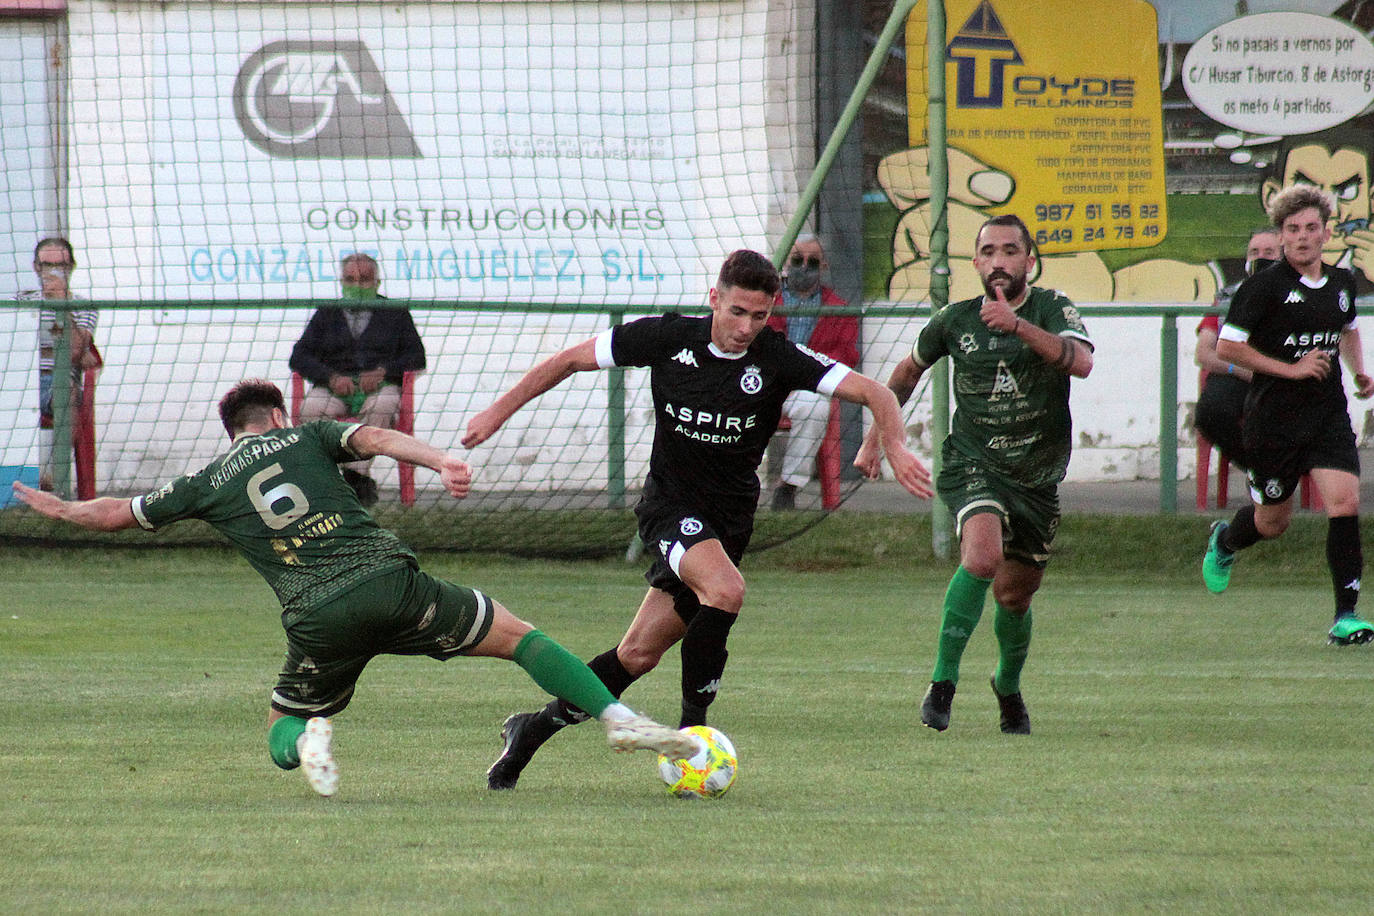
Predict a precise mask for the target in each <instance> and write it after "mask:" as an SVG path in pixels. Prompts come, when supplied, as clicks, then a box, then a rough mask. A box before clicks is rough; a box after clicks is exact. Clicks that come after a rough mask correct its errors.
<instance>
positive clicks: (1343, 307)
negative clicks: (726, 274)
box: [1220, 259, 1355, 443]
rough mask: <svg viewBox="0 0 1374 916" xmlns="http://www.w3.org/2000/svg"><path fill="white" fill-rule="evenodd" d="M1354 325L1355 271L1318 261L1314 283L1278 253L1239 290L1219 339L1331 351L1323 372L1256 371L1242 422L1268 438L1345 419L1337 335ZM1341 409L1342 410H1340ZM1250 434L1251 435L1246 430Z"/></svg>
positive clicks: (1273, 348) (1284, 351) (1272, 348)
mask: <svg viewBox="0 0 1374 916" xmlns="http://www.w3.org/2000/svg"><path fill="white" fill-rule="evenodd" d="M1354 325H1355V278H1354V275H1353V274H1351V272H1350V271H1348V270H1346V269H1344V268H1341V267H1331V266H1329V265H1325V264H1323V265H1322V278H1321V280H1320V281H1319V282H1317V283H1313V282H1312V281H1311V280H1308V279H1307V278H1306V277H1304V276H1303V275H1302V274H1300V273H1298V271H1296V270H1294V269H1293V267H1292V265H1290V264H1289V263H1288V261H1287V260H1284V259H1280V260H1279V261H1277V262H1275V263H1274V264H1272V265H1270V266H1269V267H1266V268H1265V269H1264V270H1261V271H1260V272H1258V273H1257V274H1255V275H1254V276H1253V277H1251V278H1249V279H1248V280H1246V281H1245V282H1244V283H1242V284H1241V285H1240V289H1238V290H1236V294H1235V297H1234V298H1233V299H1232V300H1231V308H1230V310H1229V311H1228V312H1227V314H1226V323H1225V325H1224V326H1223V327H1222V329H1221V334H1220V337H1221V339H1222V340H1234V341H1239V342H1241V343H1248V344H1249V345H1250V346H1251V347H1253V348H1254V349H1256V350H1258V351H1259V352H1260V353H1263V354H1264V355H1265V356H1269V357H1273V358H1274V359H1278V360H1282V361H1283V362H1286V363H1296V362H1297V361H1298V360H1299V359H1301V358H1302V357H1303V356H1304V355H1305V354H1307V353H1309V352H1311V351H1312V350H1324V351H1326V352H1327V353H1328V354H1329V355H1330V356H1331V373H1330V374H1329V375H1327V377H1326V378H1324V379H1302V380H1293V379H1281V378H1277V377H1275V376H1272V375H1265V374H1263V373H1260V372H1256V373H1255V377H1254V381H1253V382H1251V384H1250V393H1249V395H1248V396H1247V398H1246V403H1245V423H1246V424H1247V426H1248V425H1249V424H1251V423H1256V424H1260V426H1259V428H1260V429H1263V430H1264V431H1265V433H1264V434H1265V436H1266V438H1268V439H1269V440H1270V441H1271V442H1278V443H1282V442H1301V441H1305V440H1306V439H1307V438H1309V437H1310V436H1311V435H1312V434H1313V432H1314V431H1315V430H1317V429H1318V428H1320V427H1321V425H1322V424H1324V423H1328V422H1336V421H1341V422H1346V423H1349V417H1348V415H1347V414H1346V400H1345V385H1344V382H1343V381H1342V378H1341V374H1342V373H1341V361H1340V344H1341V334H1342V333H1344V332H1345V331H1346V330H1347V329H1349V328H1352V327H1354ZM1337 415H1339V416H1337ZM1247 438H1248V437H1247Z"/></svg>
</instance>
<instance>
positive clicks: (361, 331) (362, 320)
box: [291, 253, 425, 506]
mask: <svg viewBox="0 0 1374 916" xmlns="http://www.w3.org/2000/svg"><path fill="white" fill-rule="evenodd" d="M339 279H340V281H341V284H342V293H343V298H344V299H345V300H346V301H347V302H348V303H349V304H350V306H351V307H349V308H336V307H330V308H322V309H317V310H316V312H315V314H314V315H312V316H311V317H310V323H309V324H307V325H306V326H305V333H304V334H302V335H301V338H300V340H298V341H296V346H295V347H294V348H293V349H292V351H291V370H292V371H293V372H299V373H300V374H301V376H302V377H303V378H305V379H306V381H308V382H310V385H311V388H310V390H309V391H307V392H306V394H305V398H304V399H303V400H302V401H301V417H300V419H301V423H308V422H309V421H311V420H318V419H321V418H322V417H329V418H332V419H339V418H341V417H356V418H357V419H358V420H360V421H361V422H363V423H364V424H366V425H367V426H376V427H379V428H381V429H393V428H394V427H395V426H396V414H397V412H398V410H399V409H400V406H401V382H402V379H403V376H404V375H405V373H406V372H409V371H419V370H421V369H423V368H425V345H424V343H423V341H421V340H420V334H419V332H418V331H416V330H415V322H414V320H412V319H411V317H410V312H409V311H407V310H406V309H393V308H379V309H369V308H367V307H366V306H365V303H366V302H368V301H370V300H374V299H384V298H386V297H385V296H382V295H380V294H379V293H378V292H377V290H378V288H379V287H380V286H381V278H380V272H379V269H378V266H377V262H376V261H375V260H373V259H372V258H371V257H370V256H369V255H366V254H362V253H357V254H351V255H349V256H348V257H346V258H344V259H343V261H342V262H341V264H340V271H339ZM341 467H342V472H343V477H344V480H346V481H348V484H349V486H351V487H352V488H353V491H354V492H355V493H357V495H358V499H359V501H360V502H362V504H363V505H364V506H372V505H375V504H376V502H377V483H376V481H374V480H373V479H372V476H371V475H370V474H369V471H370V469H371V467H372V463H371V460H370V459H369V460H367V461H354V462H350V463H348V464H345V465H342V466H341Z"/></svg>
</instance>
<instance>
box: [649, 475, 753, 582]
mask: <svg viewBox="0 0 1374 916" xmlns="http://www.w3.org/2000/svg"><path fill="white" fill-rule="evenodd" d="M635 517H636V518H638V519H639V537H640V539H641V540H643V541H644V546H646V547H647V548H648V549H649V552H650V553H651V554H653V557H654V562H653V565H651V566H650V567H649V570H648V571H647V572H646V573H644V578H645V580H646V581H647V582H648V583H649V584H650V585H652V586H653V587H654V588H657V589H662V590H663V591H665V592H667V593H668V594H670V595H672V596H673V597H674V598H675V599H676V598H677V597H678V595H679V594H681V593H682V592H684V591H690V589H688V588H687V586H686V585H685V584H684V583H683V581H682V580H681V579H680V578H679V577H678V574H677V565H678V562H679V561H680V560H681V559H682V555H683V554H684V553H686V552H687V550H688V549H689V548H691V547H692V546H694V545H696V544H700V543H701V542H702V541H711V540H716V541H720V544H721V547H722V548H724V550H725V555H726V556H727V557H729V558H730V562H732V563H734V564H735V565H736V566H739V564H740V560H741V559H742V558H743V557H744V551H745V549H746V548H748V546H749V539H750V538H751V537H753V536H754V519H753V517H752V516H751V517H749V518H747V519H744V520H743V522H742V523H740V522H738V521H737V523H736V524H735V525H727V524H725V523H723V522H722V521H721V520H716V521H715V522H714V523H713V522H711V521H708V520H707V519H706V518H705V517H704V516H703V515H702V514H701V513H700V512H698V511H697V510H696V509H694V508H692V507H691V506H688V505H686V504H684V503H681V502H677V501H676V500H671V499H667V498H665V497H661V496H656V495H651V494H649V493H647V492H646V494H645V496H644V498H643V499H641V500H640V501H639V505H637V506H635Z"/></svg>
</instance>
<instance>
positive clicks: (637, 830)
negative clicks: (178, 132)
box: [0, 517, 1374, 914]
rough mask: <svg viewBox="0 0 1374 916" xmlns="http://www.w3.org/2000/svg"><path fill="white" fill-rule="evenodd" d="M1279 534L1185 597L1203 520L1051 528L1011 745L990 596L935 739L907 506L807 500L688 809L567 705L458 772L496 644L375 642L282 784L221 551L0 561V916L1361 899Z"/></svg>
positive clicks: (482, 726) (1352, 748)
mask: <svg viewBox="0 0 1374 916" xmlns="http://www.w3.org/2000/svg"><path fill="white" fill-rule="evenodd" d="M1302 521H1303V524H1296V525H1295V530H1294V531H1293V532H1290V536H1291V540H1290V541H1288V542H1287V543H1286V544H1285V545H1284V546H1283V547H1280V546H1279V545H1265V546H1261V547H1258V548H1255V550H1254V551H1252V553H1253V554H1254V556H1253V557H1252V556H1249V555H1247V556H1246V557H1244V558H1242V561H1241V563H1240V564H1239V565H1238V566H1237V572H1236V576H1235V580H1234V584H1233V587H1232V590H1231V592H1229V593H1228V594H1226V595H1225V596H1222V597H1212V596H1210V595H1208V594H1206V593H1205V592H1204V591H1203V589H1202V586H1201V583H1200V581H1199V576H1198V574H1197V570H1196V561H1197V559H1198V553H1199V551H1200V548H1201V544H1202V542H1203V539H1204V538H1205V531H1206V527H1205V520H1204V519H1201V518H1198V517H1185V518H1179V519H1167V520H1160V519H1146V520H1101V519H1099V520H1093V519H1072V518H1070V519H1066V520H1065V526H1064V531H1063V534H1062V535H1061V546H1062V550H1063V553H1062V556H1061V557H1059V558H1058V559H1057V560H1056V563H1057V564H1058V566H1052V567H1051V569H1050V572H1049V575H1048V577H1047V579H1046V584H1045V587H1044V589H1043V591H1042V592H1041V595H1040V597H1039V599H1038V600H1037V602H1036V605H1035V615H1036V616H1035V620H1036V623H1035V639H1034V643H1033V645H1032V649H1031V660H1030V664H1029V666H1028V668H1027V672H1026V675H1025V679H1024V682H1023V685H1024V689H1025V695H1026V699H1027V702H1028V705H1029V707H1030V711H1031V716H1032V720H1033V723H1034V730H1035V731H1034V734H1033V735H1031V736H1030V737H1029V738H1014V737H1010V736H1003V735H1002V734H1001V733H1000V732H999V731H998V730H997V710H996V704H995V701H994V699H993V696H992V693H991V691H990V690H989V688H988V685H987V677H988V674H989V673H990V671H991V669H992V666H993V663H994V648H993V644H994V640H993V635H992V627H991V613H990V611H989V613H987V614H985V616H984V619H983V622H982V625H981V626H980V628H979V631H978V632H977V634H976V635H975V637H974V640H973V642H972V644H971V646H970V649H969V652H968V655H967V656H966V657H965V661H964V666H963V680H962V681H961V683H960V689H959V693H958V695H957V696H956V698H955V702H954V715H953V724H952V727H951V728H950V730H949V731H947V732H945V733H943V734H936V733H935V732H932V731H929V730H927V729H924V728H922V727H921V726H920V724H919V721H918V718H917V705H918V703H919V698H920V695H921V692H922V690H923V689H924V686H925V684H926V682H927V680H928V678H929V672H930V664H931V658H932V656H931V653H932V651H933V639H934V634H935V629H936V622H937V613H938V607H939V602H940V598H941V596H942V594H943V590H944V586H945V582H946V580H947V578H948V574H949V571H950V566H949V564H948V563H947V562H942V561H937V560H934V559H932V558H931V557H929V555H928V554H929V551H928V549H927V550H926V551H925V553H924V555H923V554H922V552H921V549H920V542H921V538H922V534H921V529H920V522H919V521H916V522H912V521H910V520H905V519H895V520H894V519H882V518H878V517H870V518H868V519H867V520H865V519H864V518H863V517H857V518H851V519H849V520H847V521H844V522H839V521H837V522H836V523H835V524H834V525H833V526H832V524H831V523H830V522H827V523H826V524H823V525H821V526H819V527H818V528H817V529H816V530H815V531H814V532H813V533H811V534H809V535H807V537H806V538H804V539H803V540H802V541H800V542H797V543H795V544H792V545H788V546H787V547H784V548H779V549H777V550H774V551H768V552H765V553H763V554H760V555H757V556H754V557H751V558H750V560H749V562H748V564H747V565H746V577H747V579H748V581H749V587H750V591H749V596H748V598H747V600H746V608H745V612H744V617H743V618H742V619H741V622H740V624H739V625H738V626H737V627H736V628H735V630H734V634H733V636H732V639H731V660H730V665H729V668H728V669H727V672H726V679H725V687H724V691H723V693H722V695H721V697H720V699H719V701H718V702H717V704H716V706H715V708H714V710H713V715H712V722H713V724H715V725H716V726H717V727H719V728H721V729H723V730H724V731H726V732H727V733H728V734H729V735H730V736H731V737H732V738H733V739H734V741H735V744H736V745H737V747H738V749H739V753H740V761H741V772H740V777H739V780H738V782H737V783H736V784H735V786H734V788H733V789H732V790H731V793H730V794H729V795H728V796H727V797H726V798H724V799H722V800H720V801H716V802H695V803H693V802H683V801H678V800H676V799H673V798H670V797H669V796H668V795H667V793H666V792H664V790H663V789H662V787H661V786H660V784H659V783H658V781H657V778H656V776H655V774H654V766H653V760H652V758H651V757H650V756H649V755H646V754H636V755H620V756H617V755H614V754H612V753H611V752H610V751H609V750H608V749H607V748H606V746H605V744H604V739H603V738H602V735H601V733H600V730H599V729H597V728H596V727H595V726H591V725H586V726H582V727H580V728H576V729H571V730H569V731H567V732H565V733H564V734H561V735H559V736H558V737H557V738H555V739H554V741H553V742H552V743H551V744H550V745H549V746H548V747H547V748H546V749H545V751H544V752H543V753H542V754H541V755H540V756H539V757H538V758H536V760H535V762H534V763H533V764H532V765H531V767H530V769H529V770H528V771H527V773H526V775H525V777H524V779H523V780H522V782H521V784H520V786H519V788H517V789H516V790H515V791H512V792H506V793H492V792H489V791H488V790H487V789H486V788H485V780H484V771H485V769H486V767H487V765H488V764H489V763H490V761H491V759H492V758H493V756H494V755H495V753H496V752H497V749H498V748H497V745H498V739H497V731H498V728H499V725H500V723H501V720H502V718H503V717H504V716H505V715H506V714H508V713H509V712H511V711H514V710H518V709H532V708H534V707H535V706H537V705H539V704H540V703H541V702H542V701H543V700H542V698H541V695H540V694H539V692H538V690H537V688H535V687H534V686H533V684H532V683H530V682H529V681H528V680H527V679H526V678H525V676H524V675H523V673H522V672H520V670H519V669H518V668H516V667H515V666H514V665H511V664H508V663H503V662H497V661H492V660H457V661H453V662H449V663H445V664H440V663H438V662H435V661H432V660H430V659H396V658H384V659H379V660H377V661H376V662H375V663H374V665H373V666H372V667H370V668H369V670H368V671H367V673H366V674H365V675H364V678H363V680H362V682H361V684H360V687H359V691H358V695H357V697H356V698H355V700H354V702H353V705H352V706H351V707H350V708H349V709H348V710H347V711H346V712H345V713H343V714H342V715H340V716H338V717H337V718H336V719H335V736H336V737H335V749H336V753H337V756H338V759H339V761H340V766H341V769H342V774H343V780H342V784H341V788H340V791H339V794H338V795H337V796H336V797H335V798H333V799H329V800H323V799H320V798H317V797H315V796H314V795H313V793H311V792H310V790H309V788H308V787H307V786H306V784H305V781H304V779H303V778H302V777H301V776H300V774H299V773H283V772H281V771H278V770H277V769H276V768H274V767H273V766H272V765H271V763H270V762H269V760H268V757H267V751H266V746H265V740H264V719H265V716H266V702H267V693H268V690H269V689H270V686H271V683H272V679H273V676H274V675H275V672H276V669H277V667H278V665H279V664H280V660H281V654H282V648H283V640H282V636H281V632H280V626H279V623H278V617H277V612H276V611H275V610H274V608H275V603H274V601H273V599H272V596H271V594H270V592H269V591H268V590H267V588H266V587H265V586H264V585H263V584H262V583H261V581H260V580H259V579H257V578H256V576H255V575H254V574H253V573H252V572H251V571H250V570H249V569H248V567H247V565H246V564H244V563H243V562H242V561H240V560H238V559H237V558H236V557H234V556H232V555H230V554H228V553H221V552H218V551H214V550H175V551H128V550H115V549H111V550H85V551H82V550H65V551H57V550H51V549H50V550H39V549H36V548H6V549H5V551H6V552H5V555H4V557H3V559H0V568H3V585H0V595H3V601H2V602H0V605H2V606H3V613H0V691H3V693H2V694H0V695H3V697H4V699H3V702H0V850H3V854H0V911H3V912H110V913H134V912H137V913H150V912H229V911H233V912H263V913H268V912H272V913H276V912H282V911H285V910H288V909H290V910H304V909H312V910H324V909H326V908H328V909H330V910H335V911H342V912H483V913H485V912H493V913H499V912H505V913H519V912H577V913H583V912H587V913H591V912H596V913H639V912H667V913H689V912H702V911H704V910H705V909H706V908H716V909H721V910H725V911H732V912H740V913H759V912H769V913H773V914H777V913H895V912H921V913H927V912H929V913H968V912H984V913H1006V912H1026V913H1081V912H1099V913H1121V912H1156V911H1174V912H1189V913H1198V912H1225V913H1274V912H1306V913H1311V912H1331V913H1340V912H1359V911H1363V910H1365V909H1366V908H1367V906H1368V900H1369V896H1368V894H1369V891H1368V887H1367V883H1368V881H1367V866H1368V862H1369V849H1370V838H1371V836H1374V830H1372V829H1371V828H1374V814H1371V812H1372V811H1374V789H1371V779H1370V776H1369V763H1370V755H1369V748H1370V739H1369V735H1370V727H1369V722H1368V719H1369V714H1370V712H1369V711H1370V709H1371V706H1372V705H1374V703H1371V701H1374V678H1371V676H1370V675H1371V667H1374V654H1371V650H1369V649H1361V648H1353V649H1344V650H1338V649H1331V648H1327V647H1326V646H1325V644H1324V636H1323V634H1324V628H1325V626H1326V625H1327V616H1328V606H1329V603H1330V594H1329V593H1330V588H1329V585H1328V584H1327V581H1326V576H1325V572H1324V569H1323V564H1322V554H1321V547H1320V543H1321V528H1320V526H1319V524H1318V523H1317V522H1316V521H1315V520H1313V521H1311V522H1309V521H1308V520H1302ZM846 525H847V526H849V527H846ZM912 529H914V531H915V533H914V534H913V533H912ZM926 530H927V532H928V528H927V529H926ZM861 532H862V533H861ZM1104 532H1109V533H1110V534H1111V535H1112V536H1111V537H1104ZM925 537H926V538H927V543H928V534H926V535H925ZM827 538H830V539H832V540H830V541H827V540H826V539H827ZM150 540H151V539H150ZM1366 552H1367V553H1368V551H1366ZM865 556H866V557H867V559H866V560H864V557H865ZM861 560H864V561H863V562H860V561H861ZM425 565H426V567H427V568H428V569H430V570H431V571H433V572H435V573H437V574H440V575H444V576H447V577H449V578H452V579H455V580H457V581H461V582H464V583H467V584H471V585H474V586H477V587H480V588H484V589H486V590H488V591H490V592H491V593H492V594H493V595H494V596H495V597H496V598H498V600H501V601H502V602H503V603H506V604H507V605H508V606H509V607H511V608H512V610H514V611H515V612H516V613H517V614H518V615H520V616H524V617H525V618H526V619H529V620H531V621H532V622H534V623H536V624H537V625H539V626H540V627H542V628H543V629H545V630H546V631H547V632H549V633H550V634H551V635H553V636H554V637H555V638H557V639H559V640H560V641H562V642H563V643H564V644H565V645H567V646H568V647H569V648H571V649H572V650H573V651H575V652H577V653H579V654H580V655H582V656H584V657H589V656H590V655H592V654H594V653H596V652H599V651H601V650H603V649H605V648H607V647H609V646H610V645H611V644H612V643H613V642H614V640H615V639H616V638H617V637H618V636H619V635H620V633H621V632H622V630H623V628H624V626H625V624H626V623H627V621H628V619H629V616H630V613H631V611H632V610H633V608H634V607H635V606H636V605H637V603H638V601H639V598H640V597H641V595H642V592H643V584H642V579H641V578H640V570H639V568H638V567H637V566H627V565H625V564H623V563H620V562H606V563H586V564H572V563H550V562H524V561H512V560H500V559H489V558H477V557H464V556H452V555H440V556H427V557H426V558H425ZM1128 567H1129V569H1130V571H1129V572H1126V571H1122V572H1112V571H1110V570H1113V569H1120V570H1126V569H1127V568H1128ZM677 674H678V664H677V658H676V654H675V653H672V654H670V655H669V657H668V658H666V659H665V663H664V665H663V666H662V668H661V669H660V670H659V671H657V672H655V673H654V674H652V675H650V676H649V677H648V678H646V679H645V680H644V681H642V682H640V683H639V684H637V685H635V687H634V688H632V689H631V691H630V692H629V694H628V695H627V697H626V699H627V701H628V702H630V704H631V705H633V706H635V707H636V708H639V709H642V710H643V711H645V712H647V713H649V714H651V715H655V716H658V717H662V718H665V719H672V718H673V717H674V711H675V709H676V704H677Z"/></svg>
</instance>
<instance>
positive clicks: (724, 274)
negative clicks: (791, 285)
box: [716, 248, 782, 296]
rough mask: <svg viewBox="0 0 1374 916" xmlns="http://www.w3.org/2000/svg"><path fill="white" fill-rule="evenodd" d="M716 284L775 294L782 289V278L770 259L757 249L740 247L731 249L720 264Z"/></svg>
mask: <svg viewBox="0 0 1374 916" xmlns="http://www.w3.org/2000/svg"><path fill="white" fill-rule="evenodd" d="M716 286H717V287H723V286H733V287H735V288H736V289H752V290H757V291H758V292H762V293H767V294H768V295H770V296H776V295H777V294H778V290H780V289H782V279H781V278H779V277H778V269H777V268H776V267H774V266H773V262H772V261H770V260H768V259H767V258H765V257H764V256H763V255H761V254H759V253H758V252H757V251H750V250H749V249H747V248H741V249H740V250H738V251H732V252H731V253H730V256H729V257H728V258H726V259H725V263H724V264H722V265H721V266H720V275H719V276H717V277H716Z"/></svg>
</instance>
